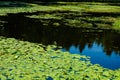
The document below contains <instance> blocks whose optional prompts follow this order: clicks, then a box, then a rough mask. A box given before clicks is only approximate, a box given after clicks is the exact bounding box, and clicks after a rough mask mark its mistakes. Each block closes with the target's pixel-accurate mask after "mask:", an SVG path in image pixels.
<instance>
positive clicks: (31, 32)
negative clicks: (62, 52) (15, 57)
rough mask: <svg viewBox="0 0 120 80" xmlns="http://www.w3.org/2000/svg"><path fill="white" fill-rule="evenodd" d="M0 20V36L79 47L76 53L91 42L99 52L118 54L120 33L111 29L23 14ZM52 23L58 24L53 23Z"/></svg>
mask: <svg viewBox="0 0 120 80" xmlns="http://www.w3.org/2000/svg"><path fill="white" fill-rule="evenodd" d="M0 19H1V20H2V21H4V22H5V23H4V24H3V26H1V31H0V35H1V36H5V37H13V38H16V39H19V40H25V41H30V42H35V43H42V44H44V45H49V44H54V43H57V45H58V46H62V47H63V48H64V49H66V50H68V51H69V49H70V48H71V46H72V45H74V46H75V47H78V48H79V51H80V53H82V52H83V51H84V49H85V46H86V45H88V48H89V49H91V48H92V47H94V43H95V44H97V45H101V47H102V48H103V51H104V52H103V53H105V54H106V55H107V56H111V55H112V53H113V52H115V54H116V55H119V56H120V44H119V43H120V38H119V35H120V34H119V33H117V32H115V31H113V30H111V29H108V30H105V29H97V28H92V29H91V28H75V27H73V28H71V27H69V26H67V25H65V24H64V21H63V20H59V19H33V18H28V17H25V15H24V14H8V16H1V17H0ZM43 20H44V21H47V22H48V25H49V26H48V25H43V22H42V21H43ZM53 22H57V23H60V25H58V26H56V25H53ZM119 58H120V57H119ZM119 62H120V61H119ZM105 64H106V63H105ZM119 67H120V66H119Z"/></svg>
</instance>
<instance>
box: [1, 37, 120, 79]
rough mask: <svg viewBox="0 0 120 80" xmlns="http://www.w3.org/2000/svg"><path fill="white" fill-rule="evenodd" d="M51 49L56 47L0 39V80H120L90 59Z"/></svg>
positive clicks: (118, 72) (113, 72)
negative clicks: (93, 63)
mask: <svg viewBox="0 0 120 80" xmlns="http://www.w3.org/2000/svg"><path fill="white" fill-rule="evenodd" d="M54 48H56V46H55V45H48V46H44V45H42V44H37V43H30V42H27V41H19V40H16V39H14V38H5V37H0V61H1V62H0V80H26V79H28V80H48V79H50V80H119V79H120V69H118V70H115V71H113V70H110V69H106V68H103V67H101V66H100V65H98V64H95V65H92V64H91V63H90V61H89V57H86V56H81V55H78V54H69V53H68V52H61V51H60V50H59V49H58V50H54ZM83 59H86V60H83Z"/></svg>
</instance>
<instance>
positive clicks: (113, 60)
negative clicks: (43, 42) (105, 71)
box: [62, 42, 120, 70]
mask: <svg viewBox="0 0 120 80" xmlns="http://www.w3.org/2000/svg"><path fill="white" fill-rule="evenodd" d="M62 51H66V49H65V48H63V49H62ZM68 51H69V52H70V53H71V54H80V55H86V56H90V57H91V58H90V61H91V63H92V64H100V65H101V66H103V67H104V68H109V69H112V70H115V69H118V68H120V56H119V55H118V54H116V53H115V52H114V51H113V52H112V54H111V55H106V52H105V51H104V50H103V47H102V45H101V44H100V45H98V44H97V43H96V42H94V43H93V45H92V47H91V48H89V47H88V45H86V46H85V48H84V49H83V51H82V52H81V51H80V45H78V46H77V47H76V46H74V45H71V46H70V48H69V50H68Z"/></svg>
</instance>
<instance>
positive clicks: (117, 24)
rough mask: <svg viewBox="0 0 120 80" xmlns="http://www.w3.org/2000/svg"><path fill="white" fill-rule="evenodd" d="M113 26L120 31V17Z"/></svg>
mask: <svg viewBox="0 0 120 80" xmlns="http://www.w3.org/2000/svg"><path fill="white" fill-rule="evenodd" d="M113 28H114V29H116V30H119V31H120V18H118V19H116V21H115V22H114V24H113Z"/></svg>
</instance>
